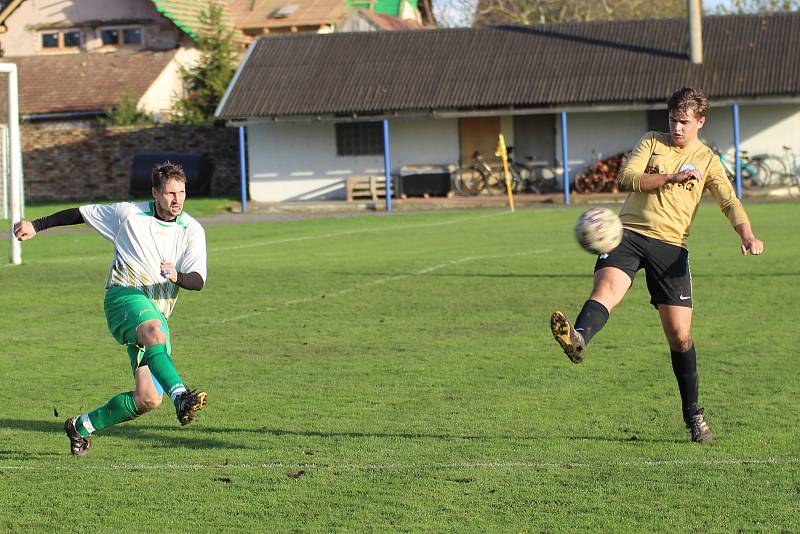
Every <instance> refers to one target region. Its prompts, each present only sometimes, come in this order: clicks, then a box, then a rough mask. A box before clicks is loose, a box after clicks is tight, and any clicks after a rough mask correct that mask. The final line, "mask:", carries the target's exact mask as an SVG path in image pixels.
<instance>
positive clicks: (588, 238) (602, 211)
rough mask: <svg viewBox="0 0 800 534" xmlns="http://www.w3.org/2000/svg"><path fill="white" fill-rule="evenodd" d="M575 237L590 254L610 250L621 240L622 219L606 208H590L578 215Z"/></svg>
mask: <svg viewBox="0 0 800 534" xmlns="http://www.w3.org/2000/svg"><path fill="white" fill-rule="evenodd" d="M575 239H577V240H578V243H580V245H581V247H583V249H584V250H585V251H586V252H589V253H591V254H605V253H606V252H611V251H612V250H614V249H615V248H617V245H619V243H620V241H622V221H620V220H619V217H617V214H616V213H614V212H613V211H611V210H610V209H608V208H592V209H590V210H586V211H585V212H583V213H582V214H581V216H580V217H578V222H577V223H575Z"/></svg>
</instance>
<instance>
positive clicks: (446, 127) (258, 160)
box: [247, 119, 459, 202]
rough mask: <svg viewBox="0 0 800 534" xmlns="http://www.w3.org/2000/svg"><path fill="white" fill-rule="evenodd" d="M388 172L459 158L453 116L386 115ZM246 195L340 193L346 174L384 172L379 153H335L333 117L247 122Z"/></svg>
mask: <svg viewBox="0 0 800 534" xmlns="http://www.w3.org/2000/svg"><path fill="white" fill-rule="evenodd" d="M389 144H390V147H389V151H390V158H391V172H392V174H397V173H398V172H399V168H400V167H401V166H403V165H419V164H450V163H456V162H458V151H459V145H458V120H457V119H419V120H412V119H406V120H403V119H397V120H392V121H389ZM247 151H248V162H249V163H248V173H249V174H248V175H249V180H250V195H251V197H252V199H253V200H254V201H256V202H280V201H285V200H323V199H340V198H344V197H345V189H344V182H345V180H346V178H347V177H348V176H358V175H374V176H381V177H382V176H383V175H384V169H383V156H382V155H381V156H347V157H343V156H337V155H336V134H335V127H334V124H333V123H329V122H321V123H311V124H293V123H273V124H255V125H250V126H248V127H247Z"/></svg>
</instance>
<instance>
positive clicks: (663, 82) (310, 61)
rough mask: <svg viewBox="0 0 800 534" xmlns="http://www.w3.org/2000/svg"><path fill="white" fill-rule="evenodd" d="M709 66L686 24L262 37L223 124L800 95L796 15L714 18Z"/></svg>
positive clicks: (707, 28) (799, 21)
mask: <svg viewBox="0 0 800 534" xmlns="http://www.w3.org/2000/svg"><path fill="white" fill-rule="evenodd" d="M703 37H704V41H705V43H704V59H705V62H704V63H703V64H700V65H693V64H691V63H690V62H689V60H688V22H687V21H686V19H651V20H636V21H611V22H592V23H562V24H546V25H537V26H533V27H513V26H509V27H495V28H477V29H472V28H467V29H440V30H430V31H425V32H418V31H400V32H370V33H339V34H336V33H335V34H329V35H316V34H315V35H311V34H301V35H291V36H274V37H261V38H259V39H258V40H257V41H256V42H255V43H254V45H253V46H254V48H253V50H252V51H251V53H250V54H249V57H248V59H247V60H246V62H245V64H244V65H243V66H242V67H241V72H240V73H239V75H238V76H237V77H236V78H235V79H234V85H233V86H232V87H231V88H230V89H229V94H228V96H227V98H226V100H225V101H224V103H223V104H224V105H223V106H222V108H221V110H220V114H219V116H220V117H221V118H224V119H240V118H245V117H281V116H282V117H286V116H296V115H330V114H354V113H355V114H370V113H386V112H404V111H419V110H422V111H424V110H432V109H436V110H464V109H492V108H508V107H525V108H527V107H545V108H546V107H553V106H570V105H586V104H593V105H594V104H614V103H626V102H663V101H665V100H666V99H667V98H668V97H669V95H670V94H672V92H673V91H675V90H676V89H678V88H680V87H683V86H686V85H691V86H696V87H698V88H701V89H702V90H703V91H705V93H706V94H707V95H708V96H709V97H710V98H712V99H721V98H741V97H760V96H778V95H790V96H796V95H799V94H800V54H798V53H797V51H798V50H800V13H792V14H785V15H772V16H758V15H745V16H712V17H706V18H705V19H704V24H703Z"/></svg>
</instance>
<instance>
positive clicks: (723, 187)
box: [706, 157, 764, 256]
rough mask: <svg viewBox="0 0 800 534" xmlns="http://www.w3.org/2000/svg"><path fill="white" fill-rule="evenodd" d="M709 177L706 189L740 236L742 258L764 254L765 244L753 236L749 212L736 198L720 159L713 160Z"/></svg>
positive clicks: (708, 173)
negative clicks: (748, 255)
mask: <svg viewBox="0 0 800 534" xmlns="http://www.w3.org/2000/svg"><path fill="white" fill-rule="evenodd" d="M707 175H708V176H707V178H706V189H708V190H709V191H710V192H711V196H713V197H714V200H716V201H717V204H719V207H720V210H721V211H722V213H723V214H724V215H725V217H727V218H728V221H730V223H731V226H733V229H734V230H736V233H737V234H739V238H740V239H741V240H742V244H741V247H740V250H741V252H742V256H747V254H748V253H750V254H753V255H756V256H757V255H759V254H761V253H762V252H764V243H763V242H762V241H761V240H760V239H758V238H757V237H756V236H755V234H753V228H752V226H750V219H749V218H748V217H747V212H745V210H744V206H742V202H741V201H740V200H739V199H738V198H736V192H735V191H734V189H733V186H732V185H731V182H730V180H729V179H728V176H727V175H726V174H725V170H724V169H723V168H722V164H721V163H720V162H719V158H716V157H715V158H712V160H711V163H710V165H709V167H708V172H707Z"/></svg>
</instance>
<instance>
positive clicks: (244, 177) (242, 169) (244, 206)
mask: <svg viewBox="0 0 800 534" xmlns="http://www.w3.org/2000/svg"><path fill="white" fill-rule="evenodd" d="M246 150H247V146H246V145H245V141H244V126H239V168H240V173H241V178H242V213H247V159H246V158H245V151H246Z"/></svg>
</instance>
